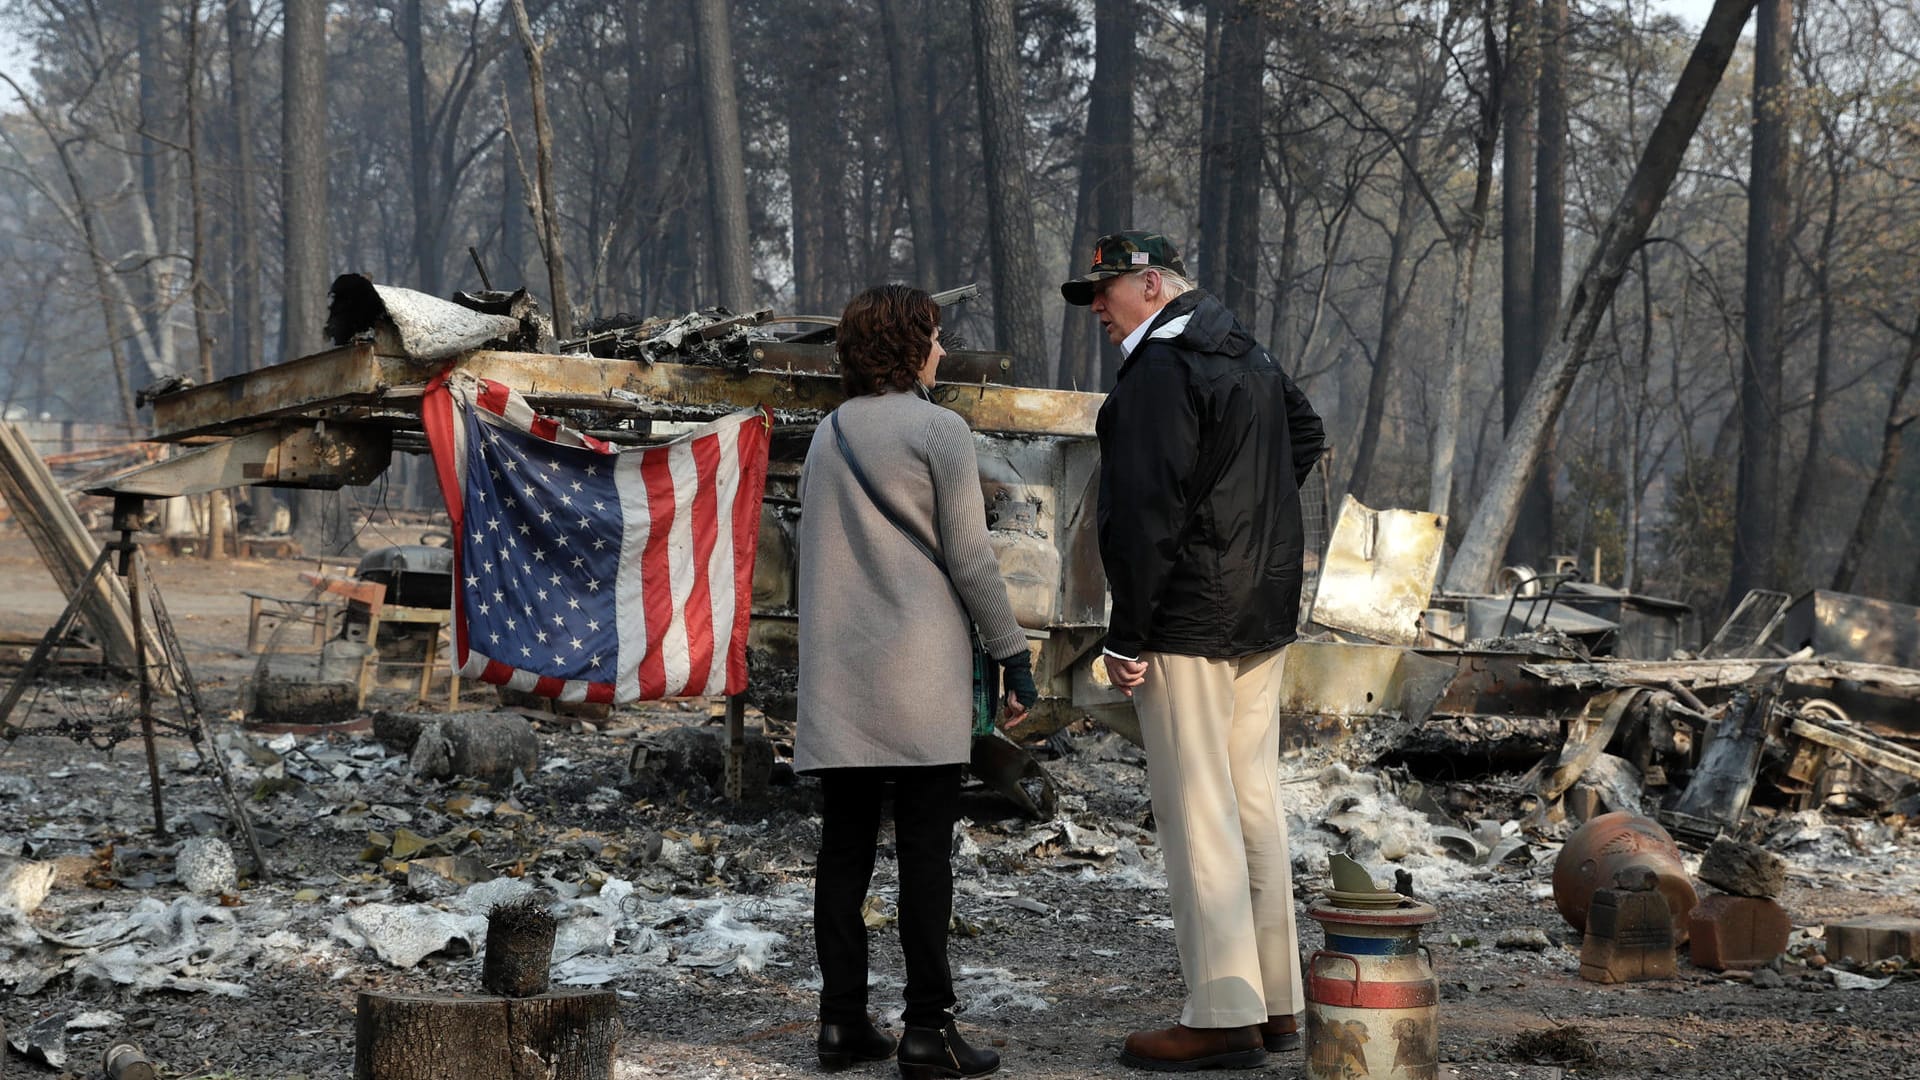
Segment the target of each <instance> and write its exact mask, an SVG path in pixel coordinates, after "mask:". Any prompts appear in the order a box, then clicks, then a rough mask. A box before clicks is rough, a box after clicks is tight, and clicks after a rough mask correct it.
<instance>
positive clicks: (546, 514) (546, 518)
mask: <svg viewBox="0 0 1920 1080" xmlns="http://www.w3.org/2000/svg"><path fill="white" fill-rule="evenodd" d="M552 520H553V511H551V510H542V511H540V524H542V525H545V524H547V523H548V522H550V521H552Z"/></svg>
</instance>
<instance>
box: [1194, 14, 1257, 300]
mask: <svg viewBox="0 0 1920 1080" xmlns="http://www.w3.org/2000/svg"><path fill="white" fill-rule="evenodd" d="M1266 41H1267V16H1266V13H1265V8H1264V7H1263V6H1262V5H1261V4H1260V3H1259V0H1240V2H1239V3H1238V4H1237V5H1236V7H1235V10H1234V13H1233V17H1232V19H1231V20H1230V21H1229V22H1228V23H1227V26H1226V30H1225V36H1224V37H1223V38H1222V40H1221V43H1220V67H1221V75H1222V86H1221V98H1220V101H1221V104H1222V105H1223V106H1224V111H1225V117H1224V122H1222V119H1221V118H1219V117H1216V120H1215V123H1216V125H1217V126H1218V127H1219V128H1221V129H1222V131H1223V133H1224V134H1225V136H1226V140H1227V152H1226V154H1225V158H1224V161H1225V165H1226V178H1225V181H1224V186H1225V188H1226V193H1227V223H1226V224H1227V231H1226V236H1225V238H1224V241H1223V243H1222V244H1221V246H1220V254H1221V255H1222V256H1223V258H1222V259H1221V268H1222V270H1223V271H1224V272H1223V273H1222V274H1221V277H1220V288H1221V294H1220V298H1221V301H1222V302H1223V303H1225V304H1226V306H1227V308H1228V310H1230V311H1232V312H1233V313H1234V314H1236V315H1238V316H1240V318H1241V319H1242V320H1244V321H1246V322H1249V323H1251V322H1254V321H1255V320H1256V319H1257V318H1258V316H1259V312H1258V310H1257V308H1258V307H1259V295H1260V294H1259V288H1260V283H1259V272H1260V165H1261V159H1262V157H1263V150H1262V146H1263V140H1262V138H1261V135H1262V132H1263V130H1264V128H1265V125H1264V124H1263V123H1262V118H1261V114H1262V112H1263V108H1262V107H1263V106H1264V105H1265V103H1266V94H1265V91H1264V88H1263V85H1262V76H1263V75H1264V74H1265V72H1266V59H1265V58H1266ZM1212 257H1213V256H1212V254H1211V252H1210V253H1209V254H1208V258H1209V259H1211V258H1212Z"/></svg>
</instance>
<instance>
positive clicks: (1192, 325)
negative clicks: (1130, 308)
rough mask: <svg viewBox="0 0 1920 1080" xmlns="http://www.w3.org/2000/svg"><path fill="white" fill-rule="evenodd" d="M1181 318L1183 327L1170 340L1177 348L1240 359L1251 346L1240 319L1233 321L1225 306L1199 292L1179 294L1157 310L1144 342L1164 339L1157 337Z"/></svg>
mask: <svg viewBox="0 0 1920 1080" xmlns="http://www.w3.org/2000/svg"><path fill="white" fill-rule="evenodd" d="M1182 316H1185V318H1186V325H1185V326H1183V327H1182V328H1181V329H1180V331H1179V333H1177V334H1176V335H1174V337H1173V338H1172V341H1173V343H1174V344H1175V345H1177V346H1179V347H1180V348H1183V349H1188V350H1191V351H1193V352H1207V353H1218V354H1220V355H1223V356H1240V355H1243V354H1245V353H1246V352H1248V351H1249V350H1251V349H1252V348H1253V347H1254V340H1253V335H1251V334H1249V333H1247V331H1246V329H1245V328H1244V327H1242V326H1241V325H1240V320H1239V319H1236V318H1234V315H1233V312H1231V311H1228V310H1227V306H1226V305H1225V304H1222V303H1221V302H1220V301H1218V300H1216V299H1214V298H1213V295H1212V294H1210V293H1205V292H1201V291H1200V290H1198V289H1194V290H1191V291H1189V292H1184V293H1181V294H1180V295H1179V296H1176V297H1174V298H1173V299H1172V300H1171V301H1169V302H1168V304H1167V306H1166V307H1164V308H1161V309H1160V313H1159V314H1158V315H1155V316H1154V319H1153V328H1152V329H1150V330H1148V331H1147V341H1156V340H1159V341H1164V340H1167V339H1166V338H1163V337H1161V336H1160V331H1161V330H1162V329H1163V328H1164V327H1166V325H1167V324H1168V323H1171V322H1173V321H1174V320H1175V319H1178V318H1181V317H1182ZM1142 344H1145V342H1142Z"/></svg>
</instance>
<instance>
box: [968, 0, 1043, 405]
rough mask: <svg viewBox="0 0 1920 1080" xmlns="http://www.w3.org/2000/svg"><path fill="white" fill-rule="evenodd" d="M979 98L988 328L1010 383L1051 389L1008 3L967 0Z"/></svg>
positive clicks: (1023, 113) (1023, 118)
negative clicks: (989, 262) (1010, 365)
mask: <svg viewBox="0 0 1920 1080" xmlns="http://www.w3.org/2000/svg"><path fill="white" fill-rule="evenodd" d="M967 6H968V8H969V10H970V12H971V15H972V19H973V59H974V70H975V72H976V73H977V79H976V81H977V83H978V90H979V95H980V142H981V149H982V150H983V152H984V154H985V158H986V176H987V179H986V186H987V191H986V195H987V235H988V242H989V245H988V246H989V248H990V250H991V252H992V257H993V323H994V333H995V337H996V339H997V341H996V344H997V345H998V347H999V348H1001V349H1004V350H1006V351H1008V352H1010V353H1012V354H1013V362H1014V376H1015V379H1016V381H1018V382H1020V383H1022V384H1024V385H1029V386H1052V385H1054V382H1055V377H1056V372H1055V370H1054V364H1053V361H1054V360H1056V359H1057V357H1053V356H1051V355H1049V353H1048V352H1047V345H1046V337H1045V333H1044V331H1043V329H1042V322H1041V314H1040V312H1041V307H1040V305H1041V295H1040V268H1039V263H1038V260H1037V258H1036V256H1037V252H1036V251H1035V250H1034V242H1033V202H1032V200H1031V198H1029V197H1028V194H1027V158H1026V150H1025V139H1024V138H1023V134H1024V132H1025V130H1026V126H1027V116H1026V110H1025V109H1024V108H1022V106H1021V93H1020V71H1019V68H1018V66H1017V62H1018V54H1017V52H1016V51H1015V46H1016V42H1015V39H1014V29H1013V0H968V3H967Z"/></svg>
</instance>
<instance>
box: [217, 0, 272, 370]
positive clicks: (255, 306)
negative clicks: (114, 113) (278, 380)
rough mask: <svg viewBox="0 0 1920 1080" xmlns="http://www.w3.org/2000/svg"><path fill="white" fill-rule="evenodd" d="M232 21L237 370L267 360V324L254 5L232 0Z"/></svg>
mask: <svg viewBox="0 0 1920 1080" xmlns="http://www.w3.org/2000/svg"><path fill="white" fill-rule="evenodd" d="M226 18H227V65H228V68H229V75H228V94H227V107H228V108H229V109H230V110H232V113H233V180H232V183H231V187H230V190H231V192H232V203H233V208H232V211H231V212H232V214H233V225H232V228H233V234H232V235H233V238H234V247H235V251H234V257H233V263H234V265H233V321H232V324H233V330H232V332H231V337H232V339H233V344H232V349H231V353H232V356H233V364H232V369H233V370H234V371H236V372H237V371H252V370H254V369H255V368H258V367H259V366H260V365H261V364H262V363H263V362H264V361H265V352H266V322H265V317H264V316H263V315H262V314H261V303H260V200H259V198H258V193H257V192H256V191H255V190H254V184H255V183H256V176H255V168H256V166H255V163H254V158H253V140H254V136H255V132H254V111H253V96H254V78H253V3H252V0H230V2H229V3H228V4H227V5H226Z"/></svg>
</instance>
